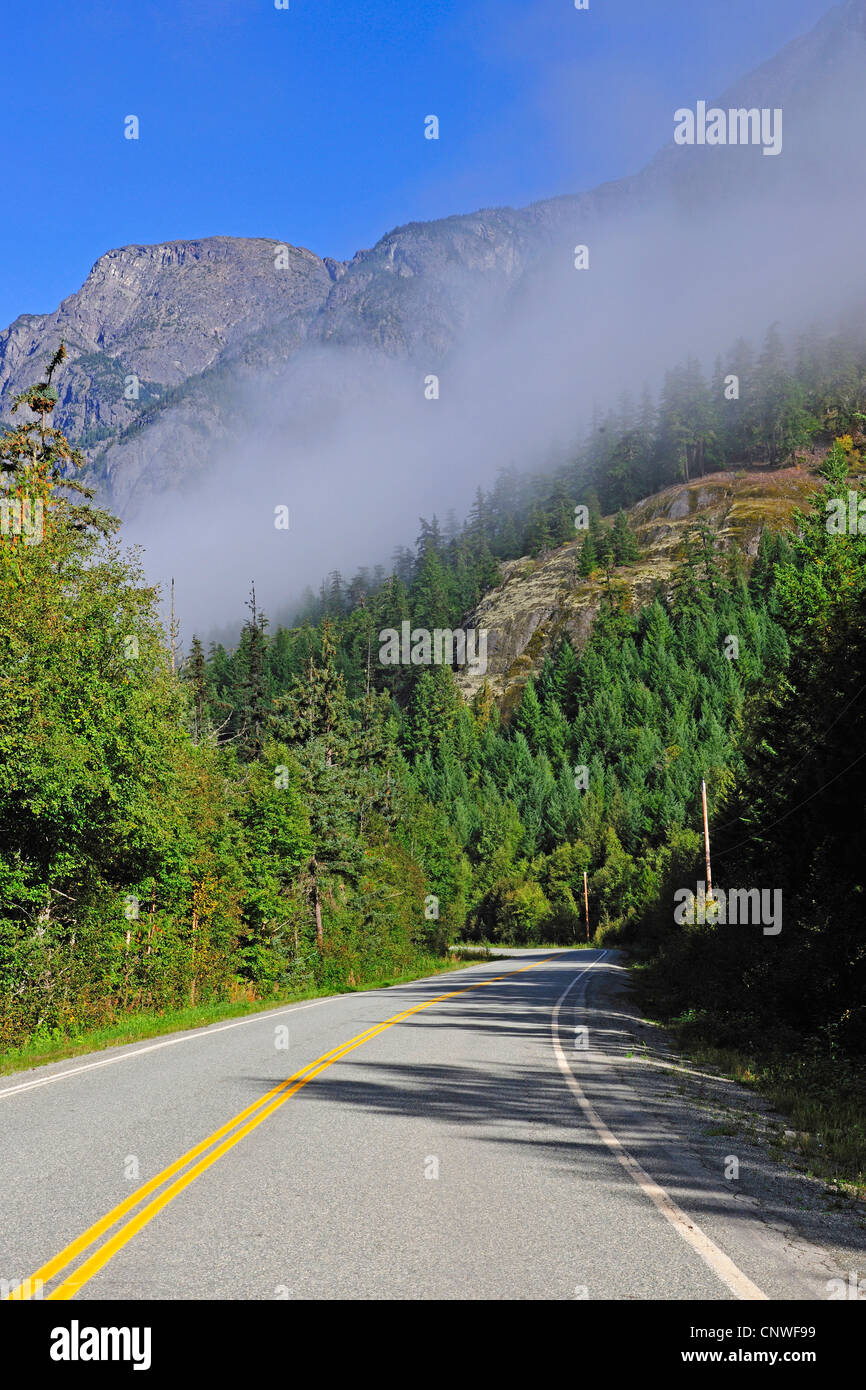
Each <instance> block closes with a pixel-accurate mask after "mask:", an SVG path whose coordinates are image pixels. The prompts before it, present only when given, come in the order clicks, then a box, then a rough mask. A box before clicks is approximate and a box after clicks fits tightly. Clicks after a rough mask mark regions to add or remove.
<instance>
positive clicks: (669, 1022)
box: [630, 959, 866, 1198]
mask: <svg viewBox="0 0 866 1390" xmlns="http://www.w3.org/2000/svg"><path fill="white" fill-rule="evenodd" d="M648 967H649V962H648V961H646V960H635V959H632V960H631V961H630V969H631V973H632V978H633V979H634V981H635V984H636V986H637V991H636V993H637V998H638V1000H639V1002H640V1007H641V1009H642V1011H643V1012H644V1013H645V1014H646V1016H647V1017H648V1018H650V1019H652V1020H653V1021H654V1022H656V1023H659V1024H661V1025H662V1026H663V1027H665V1028H667V1029H668V1030H669V1031H670V1032H671V1033H672V1034H673V1036H674V1038H675V1040H676V1044H677V1047H678V1048H679V1050H680V1051H681V1052H682V1053H683V1055H684V1056H686V1057H688V1058H689V1059H690V1060H691V1061H692V1062H693V1063H694V1064H695V1065H696V1066H697V1067H699V1068H704V1069H708V1070H712V1071H715V1072H717V1073H718V1074H719V1075H720V1076H724V1077H727V1078H728V1079H729V1080H731V1081H736V1082H738V1083H739V1084H740V1085H742V1086H748V1087H750V1088H751V1089H753V1090H755V1091H756V1092H757V1093H758V1094H759V1095H760V1096H762V1097H763V1098H764V1099H765V1100H767V1101H769V1103H770V1105H771V1106H772V1107H773V1109H774V1110H776V1111H777V1112H778V1113H779V1114H780V1115H783V1116H785V1117H786V1118H787V1119H788V1121H789V1126H790V1129H791V1130H793V1131H794V1132H795V1137H794V1139H793V1140H786V1139H784V1138H783V1136H782V1135H781V1134H780V1135H779V1146H780V1152H781V1150H782V1148H783V1149H784V1151H785V1153H786V1155H788V1156H790V1155H791V1154H792V1153H796V1154H797V1155H798V1157H799V1158H801V1159H802V1161H803V1166H804V1167H805V1170H806V1171H807V1172H808V1173H810V1174H811V1175H812V1176H813V1177H816V1178H820V1179H821V1180H822V1181H825V1182H831V1183H834V1184H836V1185H838V1186H841V1187H842V1188H844V1189H845V1191H846V1192H847V1193H848V1194H849V1195H851V1196H857V1197H861V1198H866V1070H864V1068H863V1066H862V1065H860V1066H858V1065H856V1064H855V1063H854V1062H852V1061H849V1060H846V1059H845V1058H843V1057H838V1056H832V1055H829V1054H825V1055H823V1056H818V1055H805V1054H801V1055H797V1054H791V1053H790V1052H786V1051H783V1050H781V1049H779V1048H778V1047H777V1048H774V1047H773V1044H772V1039H768V1043H767V1047H766V1049H763V1050H760V1051H758V1050H756V1049H754V1048H749V1049H746V1048H737V1047H732V1046H730V1045H726V1046H724V1047H722V1046H718V1045H717V1044H716V1043H714V1042H713V1040H712V1020H711V1019H703V1018H701V1017H699V1016H698V1015H697V1014H696V1013H695V1011H694V1010H692V1011H690V1012H688V1013H686V1014H683V1015H681V1016H680V1017H679V1018H668V1017H663V1016H661V1014H662V1011H661V1010H660V1008H659V1007H658V1005H657V1004H656V1003H655V1001H654V1000H653V996H652V991H651V990H650V989H648V988H647V987H646V972H647V971H648Z"/></svg>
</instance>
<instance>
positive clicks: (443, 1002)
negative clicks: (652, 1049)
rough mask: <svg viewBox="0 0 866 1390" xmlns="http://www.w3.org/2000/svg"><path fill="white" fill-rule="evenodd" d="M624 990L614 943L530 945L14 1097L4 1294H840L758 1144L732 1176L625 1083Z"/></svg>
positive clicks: (138, 1049)
mask: <svg viewBox="0 0 866 1390" xmlns="http://www.w3.org/2000/svg"><path fill="white" fill-rule="evenodd" d="M624 976H625V972H624V969H623V966H622V964H621V962H620V959H619V958H618V956H617V953H616V952H615V951H607V952H602V951H572V952H555V953H549V952H548V953H544V952H541V951H523V952H515V953H513V954H512V955H511V956H510V957H509V958H508V959H504V960H497V961H494V962H489V963H485V964H483V965H477V966H471V967H469V968H467V969H465V970H461V971H459V972H455V973H453V974H447V975H441V976H437V977H434V978H430V979H424V980H418V981H414V982H412V983H410V984H405V985H401V986H399V987H394V988H390V989H382V990H375V991H371V992H369V993H358V994H350V995H342V996H339V997H337V998H330V999H324V1000H316V1001H309V1002H306V1003H302V1004H298V1005H292V1006H288V1007H286V1008H284V1009H279V1010H274V1011H268V1012H266V1013H261V1014H257V1015H255V1016H253V1017H248V1018H244V1019H241V1020H234V1021H232V1022H231V1023H228V1024H217V1025H214V1026H213V1027H211V1028H206V1029H199V1030H195V1031H193V1032H190V1033H183V1034H176V1035H173V1036H171V1037H169V1038H159V1039H156V1040H154V1041H153V1042H152V1043H142V1044H134V1045H131V1046H129V1047H123V1048H115V1049H112V1050H111V1051H110V1052H105V1053H97V1054H93V1055H92V1056H89V1057H84V1058H74V1059H71V1060H69V1061H66V1062H63V1063H59V1064H57V1065H55V1066H51V1067H43V1068H39V1069H37V1070H34V1071H30V1072H24V1073H19V1074H17V1075H15V1076H12V1077H6V1078H3V1079H2V1080H0V1164H2V1166H3V1171H4V1172H5V1173H6V1174H12V1175H14V1178H13V1180H11V1181H10V1180H8V1179H7V1181H6V1182H5V1183H4V1185H3V1192H2V1198H0V1231H2V1259H0V1278H2V1279H3V1280H5V1281H6V1283H7V1285H12V1286H13V1287H14V1285H15V1284H16V1281H19V1280H22V1281H23V1280H26V1279H38V1280H39V1281H41V1287H40V1289H39V1292H40V1294H41V1296H44V1297H48V1298H55V1299H57V1300H58V1301H61V1300H66V1299H70V1298H75V1299H77V1300H80V1301H83V1300H87V1299H108V1298H116V1299H203V1298H226V1299H237V1298H242V1299H274V1298H278V1299H279V1298H290V1299H294V1298H316V1299H322V1298H377V1299H380V1298H387V1299H391V1298H394V1299H434V1298H445V1299H511V1298H516V1299H574V1298H589V1299H593V1300H595V1299H616V1300H619V1299H707V1300H714V1299H722V1300H736V1299H743V1300H758V1299H779V1298H801V1299H817V1298H826V1297H827V1294H826V1284H827V1280H828V1279H830V1278H832V1277H834V1275H836V1274H838V1273H839V1271H838V1269H836V1268H835V1267H834V1264H833V1260H832V1257H831V1256H830V1255H829V1254H828V1253H827V1251H825V1250H822V1249H821V1248H820V1247H819V1246H817V1245H814V1244H809V1243H808V1242H804V1241H800V1240H797V1239H796V1238H794V1237H793V1236H792V1232H791V1231H790V1230H785V1229H782V1228H780V1227H779V1226H778V1225H777V1224H773V1223H772V1222H770V1221H768V1220H767V1219H765V1215H764V1214H763V1213H762V1211H761V1208H760V1205H759V1204H757V1203H755V1202H754V1201H751V1200H749V1198H748V1197H747V1196H744V1195H743V1189H742V1187H741V1186H740V1185H739V1180H738V1181H732V1180H731V1179H730V1178H728V1177H726V1176H725V1171H724V1169H725V1163H724V1160H725V1159H727V1158H728V1157H729V1156H730V1155H729V1151H730V1149H731V1148H732V1146H734V1145H735V1143H736V1141H735V1140H732V1139H731V1138H720V1140H719V1141H718V1144H719V1153H718V1162H715V1160H712V1161H710V1162H708V1161H707V1157H706V1154H703V1155H698V1154H697V1153H696V1152H695V1151H694V1148H693V1146H691V1145H690V1144H689V1142H688V1140H687V1139H686V1138H684V1137H683V1131H684V1129H685V1127H686V1126H685V1120H684V1119H683V1126H682V1129H680V1126H679V1124H678V1113H677V1108H676V1103H674V1104H673V1106H671V1105H668V1106H667V1109H666V1111H665V1113H664V1115H663V1116H662V1115H661V1114H660V1111H659V1106H658V1104H657V1103H656V1100H655V1099H651V1098H650V1097H649V1096H648V1094H646V1093H645V1088H646V1085H647V1076H648V1071H647V1068H643V1069H641V1068H640V1067H635V1066H629V1065H626V1061H627V1058H628V1056H629V1055H630V1054H629V1053H628V1052H627V1049H626V1043H627V1037H628V1034H627V1029H626V1028H625V1027H624V1017H625V1014H624V999H625V995H624V992H623V990H624ZM682 1104H683V1106H684V1105H685V1104H686V1102H685V1101H683V1102H682ZM35 1288H36V1285H35V1284H30V1285H27V1284H26V1283H25V1284H24V1285H23V1288H22V1289H21V1290H20V1292H23V1293H24V1295H25V1296H26V1294H27V1293H28V1292H33V1291H34V1289H35ZM13 1296H14V1294H13Z"/></svg>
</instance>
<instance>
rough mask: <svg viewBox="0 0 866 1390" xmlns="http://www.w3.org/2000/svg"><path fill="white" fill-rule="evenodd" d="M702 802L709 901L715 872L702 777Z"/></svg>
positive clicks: (705, 791)
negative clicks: (711, 865) (712, 864)
mask: <svg viewBox="0 0 866 1390" xmlns="http://www.w3.org/2000/svg"><path fill="white" fill-rule="evenodd" d="M701 803H702V805H703V808H704V856H705V858H706V861H707V901H708V902H712V900H713V874H712V870H711V868H710V827H709V822H708V821H707V784H706V782H705V781H704V780H703V778H701Z"/></svg>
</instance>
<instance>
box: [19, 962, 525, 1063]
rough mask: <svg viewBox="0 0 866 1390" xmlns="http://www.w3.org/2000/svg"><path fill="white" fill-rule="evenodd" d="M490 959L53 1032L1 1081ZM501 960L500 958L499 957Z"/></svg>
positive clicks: (27, 1047)
mask: <svg viewBox="0 0 866 1390" xmlns="http://www.w3.org/2000/svg"><path fill="white" fill-rule="evenodd" d="M488 959H490V955H489V952H487V953H486V954H484V955H479V954H477V951H476V954H474V955H469V954H468V952H467V951H466V949H465V948H463V947H460V948H458V951H457V955H456V959H455V958H453V957H449V959H447V960H437V961H434V962H433V964H432V965H430V964H428V965H427V967H426V968H425V969H423V970H408V971H403V972H402V973H400V974H395V975H385V976H382V977H381V978H380V979H375V980H369V981H366V982H365V983H364V984H361V985H343V986H341V987H340V988H334V989H317V988H311V989H304V990H294V991H292V992H291V993H288V994H284V995H280V996H278V997H271V998H268V999H258V1000H242V1001H239V1002H236V1003H230V1002H228V1001H226V1002H224V1003H213V1004H197V1005H195V1006H194V1007H187V1008H182V1009H165V1010H146V1011H144V1012H142V1013H131V1014H127V1015H125V1016H124V1017H123V1018H122V1019H119V1020H118V1021H117V1022H116V1023H110V1024H107V1025H106V1026H105V1027H103V1028H94V1029H90V1030H85V1031H83V1032H81V1033H74V1034H59V1033H56V1032H55V1033H54V1034H53V1035H52V1036H51V1037H50V1038H45V1037H42V1038H40V1037H38V1036H37V1037H34V1038H32V1039H31V1040H30V1041H28V1042H26V1043H24V1044H22V1046H21V1047H13V1048H6V1049H4V1051H2V1052H0V1076H4V1075H8V1074H9V1073H10V1072H18V1071H28V1070H30V1069H31V1068H32V1067H42V1066H46V1065H47V1064H48V1063H50V1062H61V1061H63V1060H64V1059H65V1058H67V1057H80V1056H83V1055H84V1054H85V1053H89V1052H102V1051H104V1050H105V1049H106V1048H109V1047H122V1046H123V1045H124V1044H126V1043H134V1042H143V1041H145V1040H146V1039H148V1038H158V1037H160V1035H162V1034H164V1033H182V1032H185V1031H186V1030H188V1029H191V1028H207V1027H208V1026H209V1025H210V1024H212V1023H222V1022H224V1021H225V1020H227V1019H232V1018H242V1017H243V1016H244V1015H246V1014H256V1013H267V1012H269V1011H271V1010H274V1009H282V1008H285V1006H286V1005H287V1004H297V1003H300V1002H301V1001H303V1000H305V999H328V998H331V997H334V996H338V995H342V994H359V993H364V992H366V991H367V990H372V989H387V988H388V987H389V986H391V985H399V984H407V983H409V982H410V981H412V980H422V979H425V978H426V977H427V976H428V975H440V974H447V973H448V972H450V971H453V970H460V969H461V968H462V963H463V961H467V960H468V961H477V960H488ZM499 959H501V957H499Z"/></svg>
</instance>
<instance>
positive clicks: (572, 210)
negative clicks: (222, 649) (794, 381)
mask: <svg viewBox="0 0 866 1390" xmlns="http://www.w3.org/2000/svg"><path fill="white" fill-rule="evenodd" d="M864 57H866V37H864V38H863V41H862V43H861V46H860V49H859V51H857V50H856V47H855V46H853V45H847V46H846V48H845V51H844V53H843V54H841V55H840V61H839V64H838V66H837V69H836V73H835V81H834V82H826V81H824V79H823V75H822V72H821V71H820V65H817V68H816V70H815V71H813V67H815V66H816V65H814V64H810V63H804V62H803V61H802V59H800V60H798V62H794V63H790V62H789V63H788V64H787V65H786V66H784V68H783V70H782V71H781V72H780V71H772V72H770V73H769V75H768V74H764V75H763V76H762V75H761V74H759V75H758V76H757V77H756V78H755V79H753V80H752V81H751V82H750V84H749V86H748V89H744V90H743V91H742V92H740V93H739V95H740V98H741V102H742V104H747V105H755V106H760V107H774V108H776V107H778V108H780V109H781V110H783V112H784V140H783V148H782V153H781V154H780V155H779V156H778V157H767V156H765V155H764V154H763V152H762V149H761V148H760V147H757V146H737V147H727V148H718V147H715V148H714V147H711V146H704V147H702V148H698V147H695V146H693V147H676V146H674V145H671V146H670V148H668V149H666V151H665V152H664V153H663V155H662V156H661V157H660V158H659V159H658V160H657V161H656V162H655V163H654V165H653V166H651V167H650V169H648V170H647V171H644V173H643V174H641V175H639V176H637V177H636V178H634V179H630V180H627V181H625V182H624V184H623V185H622V186H621V187H610V186H608V187H607V188H606V189H605V190H602V191H601V192H600V193H599V195H598V196H596V197H595V198H589V199H585V200H580V199H573V200H572V199H568V200H561V201H559V202H557V203H555V204H553V205H551V206H549V207H548V208H547V209H545V210H544V211H543V212H542V213H538V214H533V215H531V216H529V217H528V218H527V220H526V225H525V226H524V227H523V228H522V229H521V231H520V234H519V237H518V238H515V241H514V243H513V244H512V245H508V243H507V240H506V241H504V242H503V249H502V250H501V254H500V257H499V266H500V267H503V266H506V267H507V266H508V264H509V258H511V264H513V266H514V269H513V270H510V269H508V270H507V271H503V270H502V269H501V268H500V269H497V270H496V271H493V272H490V273H482V272H479V273H477V274H474V275H472V274H467V273H464V272H463V271H461V270H459V269H453V270H452V269H450V268H449V267H448V266H447V265H446V268H445V270H441V268H437V270H436V272H435V273H436V277H437V280H436V285H435V294H436V295H437V296H439V298H440V300H444V301H445V302H447V303H448V305H449V314H450V316H451V318H452V319H453V321H456V322H459V323H460V325H461V327H460V330H459V332H458V333H457V335H456V339H455V341H454V343H453V345H451V346H450V347H449V348H448V349H447V350H446V351H444V352H442V351H437V350H434V347H433V343H434V342H435V341H436V338H437V336H438V333H436V332H434V331H433V327H434V326H432V325H431V331H430V334H429V343H428V345H427V346H425V345H424V344H423V330H424V328H425V325H424V324H423V323H422V324H421V329H422V334H421V346H417V347H415V348H414V350H412V351H411V352H410V353H409V354H408V355H406V356H403V357H399V358H398V357H394V356H386V355H384V354H382V353H378V352H375V351H373V350H371V349H370V348H368V347H364V346H353V347H331V346H329V345H328V344H327V343H315V342H313V343H311V344H309V345H308V346H307V347H306V348H304V349H302V350H301V351H300V352H299V353H298V354H297V355H296V356H295V358H294V359H292V360H291V361H290V362H289V363H288V364H287V365H285V366H284V367H283V368H282V369H281V370H279V371H278V372H275V373H273V374H270V375H269V376H268V377H267V378H266V379H261V380H256V379H250V378H243V379H239V380H238V382H237V384H236V398H235V400H234V401H233V402H232V407H233V408H232V411H231V413H230V422H231V423H230V425H229V434H228V437H227V438H226V439H224V440H223V441H222V443H221V444H220V445H219V446H215V447H214V449H213V452H212V456H211V458H210V460H209V464H208V468H207V472H206V475H205V476H204V477H202V478H200V479H199V480H198V481H197V482H195V484H194V485H193V486H192V487H190V488H188V489H186V490H184V491H182V492H181V491H179V492H177V493H173V494H171V495H170V496H169V497H167V498H163V499H161V500H160V501H159V502H156V503H152V504H151V505H149V506H148V507H146V508H145V509H144V510H142V511H140V512H139V513H138V514H137V515H136V516H135V517H134V518H133V519H132V521H131V524H130V525H129V526H128V527H127V528H125V535H126V536H127V538H128V539H130V540H135V541H139V542H142V543H143V544H144V545H145V548H146V563H147V569H148V573H149V575H150V576H151V577H152V578H154V579H155V580H158V581H160V582H163V583H164V582H165V581H167V579H168V577H169V576H170V575H173V576H174V577H175V580H176V597H177V608H178V614H179V618H180V623H181V642H182V644H183V645H188V642H189V639H190V637H191V636H192V633H193V632H194V631H196V632H198V633H199V634H201V635H202V636H204V637H211V636H214V635H219V636H228V635H229V634H231V636H232V637H234V636H236V634H237V631H238V629H239V627H240V624H241V622H242V621H243V618H244V609H243V604H244V602H245V600H246V597H247V594H248V590H249V584H250V581H251V580H252V579H255V583H256V590H257V597H258V601H259V604H260V606H261V607H262V608H263V609H264V610H265V612H266V613H267V614H268V615H269V617H270V618H271V620H272V622H273V621H276V620H279V619H285V618H286V617H288V616H289V615H290V614H291V612H292V610H293V607H294V604H295V602H296V600H297V598H298V597H299V595H300V593H301V591H302V589H303V588H304V586H305V585H311V586H312V587H313V588H314V589H315V588H317V587H318V583H319V581H320V580H321V579H322V578H323V577H324V576H325V575H326V574H327V573H328V572H329V571H331V570H333V569H335V568H339V569H340V571H341V572H342V573H343V575H344V576H345V577H347V578H348V577H350V576H351V574H352V573H353V571H354V570H355V569H356V568H357V567H358V566H360V565H370V566H372V565H374V564H376V563H378V562H382V563H385V564H387V563H388V561H389V559H390V556H391V553H392V551H393V550H394V548H395V547H396V546H404V545H409V546H411V545H413V543H414V540H415V536H416V535H417V531H418V517H419V516H420V515H424V516H426V517H428V518H430V517H431V515H432V513H434V512H436V513H437V514H438V515H439V517H440V518H442V517H443V516H444V515H445V513H446V512H447V511H448V510H449V509H450V508H454V509H455V510H456V511H457V514H458V516H459V517H460V518H461V519H462V517H463V515H464V514H465V512H466V510H467V508H468V506H469V505H470V503H471V499H472V495H473V493H474V491H475V489H476V487H477V486H479V485H481V486H484V487H486V486H488V485H489V484H490V483H491V482H492V481H493V479H494V477H495V475H496V472H497V470H498V469H499V468H500V467H502V466H508V465H511V464H513V465H515V466H516V467H518V468H519V469H521V470H524V471H532V470H535V469H543V468H547V467H549V466H551V464H552V463H555V462H556V461H558V460H562V459H564V458H565V457H567V456H568V453H569V451H570V450H573V449H574V448H575V447H576V446H577V445H579V443H580V442H581V440H582V439H583V437H584V435H585V431H586V428H587V426H588V422H589V420H590V418H591V415H592V412H593V409H594V407H598V408H601V409H604V408H605V407H606V406H608V405H613V404H614V403H615V402H616V400H617V398H618V397H619V396H620V395H621V394H622V392H623V391H628V392H630V393H631V395H632V396H633V397H634V398H637V397H639V395H640V392H641V390H642V388H643V386H644V385H645V384H646V385H648V386H649V387H650V389H651V390H652V391H653V392H655V391H656V390H657V388H658V386H659V384H660V381H661V377H662V375H663V373H664V371H665V369H667V368H673V367H675V366H676V365H677V364H680V363H683V362H684V361H685V359H686V358H687V357H688V356H689V355H692V356H695V357H697V358H699V359H700V360H701V361H702V362H703V364H704V365H705V367H709V366H710V365H711V364H712V361H713V359H714V358H715V357H716V355H717V354H719V355H721V357H722V361H723V363H724V362H725V357H726V353H727V350H728V349H729V348H730V346H731V345H732V344H733V342H734V340H735V339H736V338H738V337H739V336H745V337H748V338H750V339H751V340H752V341H753V344H754V346H755V347H756V349H758V350H759V349H760V346H761V340H762V339H763V337H764V335H765V333H766V330H767V329H768V327H769V326H770V324H772V323H774V322H776V321H778V322H779V323H780V325H781V327H782V330H783V332H784V334H785V336H786V337H787V338H788V339H789V340H793V338H794V337H795V335H796V334H797V333H798V332H800V331H802V330H803V329H804V328H806V327H808V326H810V325H812V324H817V325H820V326H823V327H825V328H826V329H828V330H832V329H833V328H834V327H835V326H836V324H837V322H838V320H839V317H840V315H841V314H843V313H845V312H846V311H847V310H849V309H850V306H851V304H852V302H855V303H856V302H860V300H861V299H862V291H863V280H864V257H863V252H862V214H863V211H864V207H863V203H864V193H863V189H862V180H860V178H859V175H858V173H857V172H856V171H857V170H859V167H860V162H861V160H860V156H859V151H860V149H861V146H862V141H863V137H864V135H866V120H864V112H866V106H864V98H863V97H862V96H861V95H860V94H859V89H861V88H862V84H861V83H859V79H858V80H857V82H856V83H855V82H854V81H853V78H854V74H855V73H856V72H857V71H858V69H859V70H861V71H862V62H863V58H864ZM801 69H802V70H803V71H805V72H806V73H807V74H808V80H806V78H805V77H803V75H802V72H801ZM849 78H850V79H851V80H850V81H849ZM693 86H694V77H692V78H691V79H690V88H691V87H693ZM705 95H706V98H707V99H708V101H709V102H710V104H711V105H712V104H713V99H712V94H711V93H707V94H705ZM683 104H684V105H689V104H691V105H692V106H693V105H694V101H690V99H689V98H688V97H687V98H686V99H685V100H684V103H683ZM721 104H724V103H722V102H720V105H721ZM635 119H637V113H636V116H635ZM673 131H674V113H673V112H671V136H673ZM578 245H585V246H586V247H587V248H588V267H587V268H586V269H576V268H575V264H574V261H575V254H574V253H575V247H576V246H578ZM731 370H733V368H731ZM431 374H435V375H436V376H437V377H438V390H439V396H438V399H428V398H427V396H426V395H425V381H426V380H427V379H428V378H429V376H430V375H431ZM280 506H287V507H288V508H289V513H290V526H289V529H288V530H287V531H286V530H278V529H276V528H275V524H274V517H275V508H277V507H280Z"/></svg>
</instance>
